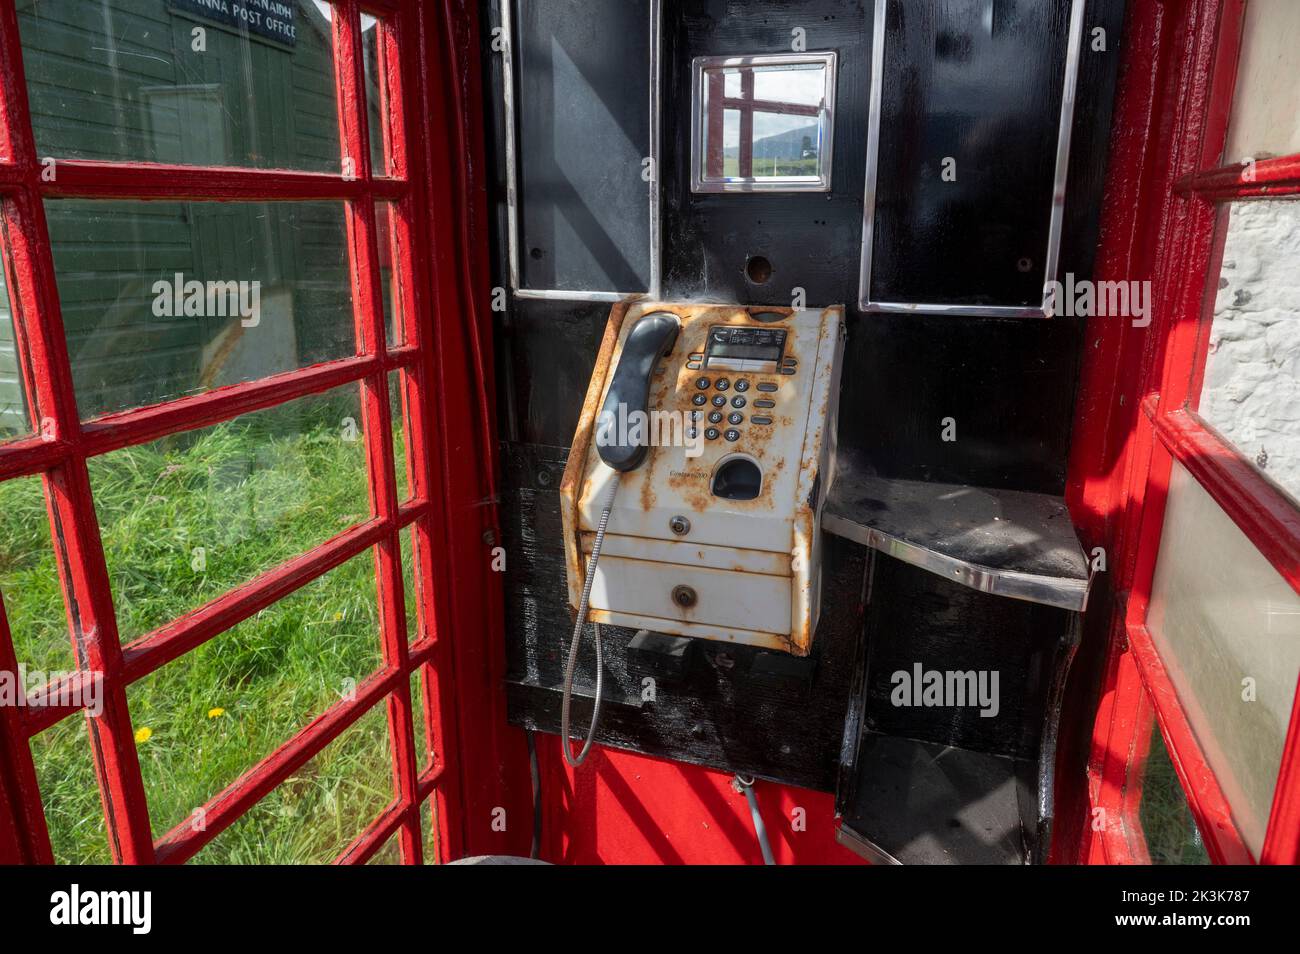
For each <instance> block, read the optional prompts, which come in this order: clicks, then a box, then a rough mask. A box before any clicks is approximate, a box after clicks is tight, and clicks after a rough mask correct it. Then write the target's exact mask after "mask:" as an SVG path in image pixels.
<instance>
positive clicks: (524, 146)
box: [489, 0, 650, 293]
mask: <svg viewBox="0 0 1300 954" xmlns="http://www.w3.org/2000/svg"><path fill="white" fill-rule="evenodd" d="M513 24H514V43H515V49H516V51H517V59H516V62H517V64H518V65H517V67H516V68H517V75H516V84H515V85H516V88H517V98H516V100H515V115H516V117H517V124H518V130H519V140H518V145H519V152H518V155H519V157H520V162H519V179H518V182H519V276H520V284H521V287H523V288H530V289H541V290H550V289H564V290H566V291H617V292H625V293H630V292H643V291H645V290H646V289H648V288H649V287H650V200H649V186H648V185H647V183H646V182H645V181H643V180H642V179H641V171H642V161H643V160H644V159H645V158H646V157H648V156H649V155H650V121H649V116H650V37H649V24H650V3H649V0H526V2H524V3H516V4H515V17H514V20H513ZM489 35H490V31H489Z"/></svg>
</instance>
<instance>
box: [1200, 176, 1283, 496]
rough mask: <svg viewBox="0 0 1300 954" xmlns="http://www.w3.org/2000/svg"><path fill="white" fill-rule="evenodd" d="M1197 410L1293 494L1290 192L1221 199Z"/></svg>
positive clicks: (1262, 469)
mask: <svg viewBox="0 0 1300 954" xmlns="http://www.w3.org/2000/svg"><path fill="white" fill-rule="evenodd" d="M1220 228H1225V229H1227V235H1226V241H1225V243H1224V249H1223V265H1222V268H1221V270H1220V272H1219V287H1218V293H1217V295H1216V297H1215V300H1214V318H1213V324H1212V325H1211V327H1210V340H1209V354H1208V355H1207V357H1206V364H1205V383H1204V385H1203V386H1202V390H1201V395H1200V403H1199V406H1198V411H1199V412H1200V415H1201V417H1203V418H1204V419H1205V420H1206V421H1207V422H1208V423H1209V424H1211V425H1213V426H1214V427H1215V428H1216V429H1217V430H1219V431H1220V432H1221V433H1222V434H1223V436H1224V437H1226V438H1227V439H1228V440H1230V441H1231V442H1232V443H1233V444H1234V445H1236V447H1237V448H1238V449H1239V450H1241V452H1242V453H1243V454H1245V455H1246V457H1247V458H1249V459H1250V460H1251V461H1253V462H1254V464H1255V466H1256V467H1257V468H1259V469H1260V470H1261V471H1262V472H1263V473H1265V474H1267V475H1268V476H1269V477H1271V478H1272V479H1273V480H1274V481H1276V482H1277V483H1278V484H1280V485H1281V486H1282V487H1283V488H1284V489H1286V490H1287V491H1289V492H1290V493H1291V495H1292V496H1293V497H1295V498H1297V499H1300V297H1297V288H1296V276H1297V275H1300V200H1294V199H1290V200H1272V199H1270V200H1258V201H1253V202H1234V203H1231V204H1230V205H1228V206H1227V207H1226V208H1225V210H1224V213H1223V217H1222V218H1221V219H1220Z"/></svg>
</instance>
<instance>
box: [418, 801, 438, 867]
mask: <svg viewBox="0 0 1300 954" xmlns="http://www.w3.org/2000/svg"><path fill="white" fill-rule="evenodd" d="M425 804H426V806H427V808H426V810H425V812H424V815H423V817H421V819H420V827H422V828H423V829H424V863H425V864H426V865H436V864H438V862H439V856H438V850H439V845H438V796H437V795H436V794H434V795H430V796H429V800H428V802H426V803H425Z"/></svg>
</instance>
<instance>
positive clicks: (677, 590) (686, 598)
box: [673, 586, 699, 609]
mask: <svg viewBox="0 0 1300 954" xmlns="http://www.w3.org/2000/svg"><path fill="white" fill-rule="evenodd" d="M698 600H699V597H698V596H696V594H695V590H694V588H692V587H689V586H674V587H673V602H674V603H676V604H677V605H678V606H680V607H681V608H682V609H690V608H691V607H692V606H694V605H695V604H696V602H697V601H698Z"/></svg>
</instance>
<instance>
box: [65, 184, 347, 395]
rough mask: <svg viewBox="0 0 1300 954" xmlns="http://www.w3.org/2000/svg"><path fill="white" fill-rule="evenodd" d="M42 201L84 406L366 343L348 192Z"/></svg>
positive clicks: (181, 389)
mask: <svg viewBox="0 0 1300 954" xmlns="http://www.w3.org/2000/svg"><path fill="white" fill-rule="evenodd" d="M46 214H47V217H48V220H49V226H50V241H51V244H52V247H53V250H54V266H55V273H56V277H57V279H58V285H59V299H60V302H61V304H62V311H63V324H64V327H65V330H66V333H67V338H68V351H69V355H70V357H71V359H72V372H73V378H74V382H75V385H76V390H77V405H78V407H79V409H80V412H81V416H82V417H83V418H86V417H93V416H95V415H99V414H104V413H108V412H111V411H118V410H122V409H124V408H130V407H139V406H141V405H147V404H154V403H157V402H159V401H164V400H168V399H171V398H176V397H180V396H182V395H185V394H193V393H197V392H202V391H207V390H210V389H212V388H215V387H220V386H221V385H224V384H234V383H237V382H241V381H251V380H253V379H255V378H261V377H265V376H266V375H270V374H276V373H278V372H281V371H289V370H293V369H295V368H302V367H306V366H307V365H311V364H316V363H318V362H321V361H327V360H331V359H335V358H342V357H347V356H350V355H353V354H355V353H356V334H355V330H354V328H355V326H354V322H353V317H352V289H351V283H350V281H349V278H348V252H347V230H346V227H345V224H344V217H343V205H342V203H337V202H295V203H271V202H184V203H181V202H97V201H93V200H68V199H62V200H51V201H49V202H47V203H46Z"/></svg>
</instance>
